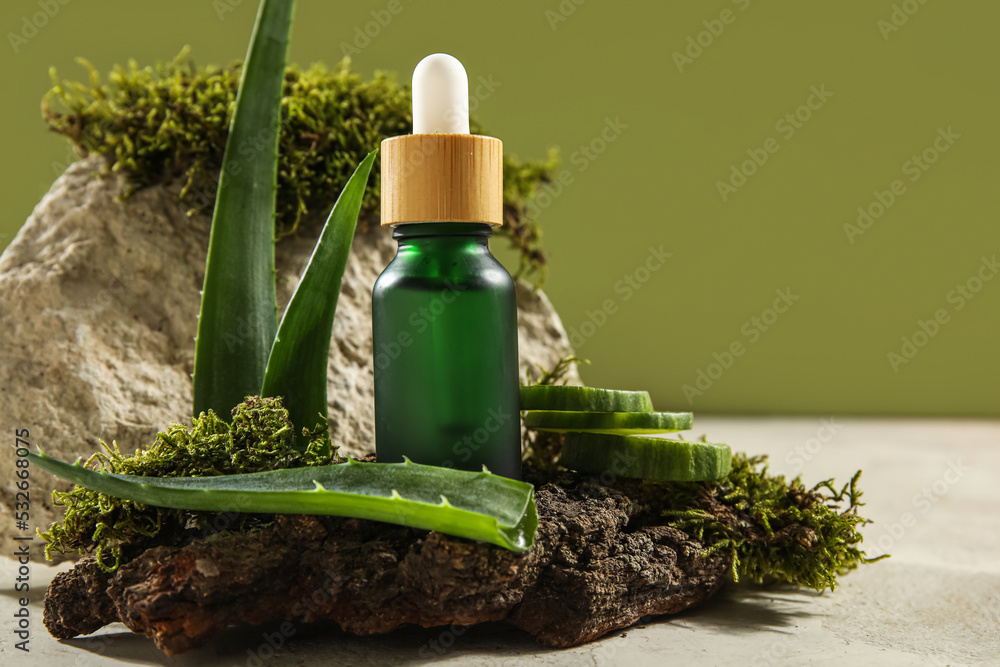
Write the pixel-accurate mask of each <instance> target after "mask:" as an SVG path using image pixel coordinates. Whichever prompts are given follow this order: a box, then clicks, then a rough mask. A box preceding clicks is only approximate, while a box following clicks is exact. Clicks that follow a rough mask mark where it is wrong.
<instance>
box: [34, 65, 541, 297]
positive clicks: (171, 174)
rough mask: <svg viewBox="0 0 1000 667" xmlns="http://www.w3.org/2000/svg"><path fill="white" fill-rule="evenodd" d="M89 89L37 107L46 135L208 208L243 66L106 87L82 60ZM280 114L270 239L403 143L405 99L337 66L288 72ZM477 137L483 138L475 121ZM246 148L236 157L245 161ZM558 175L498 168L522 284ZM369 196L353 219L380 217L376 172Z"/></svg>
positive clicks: (181, 70)
mask: <svg viewBox="0 0 1000 667" xmlns="http://www.w3.org/2000/svg"><path fill="white" fill-rule="evenodd" d="M80 62H81V64H83V65H84V66H85V67H86V68H87V69H88V70H89V74H90V76H89V79H88V81H86V82H69V81H60V79H59V78H58V76H57V74H56V72H55V70H52V71H51V76H52V81H53V88H52V90H50V91H49V93H48V94H47V95H46V96H45V98H44V100H43V101H42V114H43V116H44V118H45V120H46V121H47V122H48V124H49V127H50V129H51V130H52V131H54V132H57V133H59V134H62V135H65V136H66V137H68V138H69V139H70V141H71V142H72V143H73V145H74V146H75V147H76V150H77V152H78V153H79V154H80V155H83V156H86V155H90V154H98V155H104V156H107V157H108V159H109V165H110V169H111V170H113V171H121V172H124V173H126V174H127V175H128V177H129V180H130V182H131V184H132V188H133V189H134V188H140V187H143V186H147V185H151V184H154V183H159V182H163V181H167V180H171V179H175V178H183V179H184V183H185V185H184V188H183V190H182V193H181V196H182V198H183V200H184V201H185V202H187V205H189V206H190V208H192V209H193V210H202V211H204V210H209V209H211V207H212V205H213V203H214V199H215V192H216V189H217V187H218V178H219V169H220V166H221V161H222V156H223V150H224V149H225V144H226V136H227V134H228V128H229V120H230V117H231V114H232V110H233V106H234V102H235V98H236V91H237V88H238V86H239V77H240V69H241V64H240V63H234V64H231V65H229V66H228V67H197V66H195V65H194V64H193V63H192V62H191V61H190V59H189V58H188V50H187V49H184V50H183V51H182V52H181V53H180V55H178V56H177V58H175V59H174V60H173V61H171V62H169V63H165V64H157V65H155V66H153V67H139V66H138V65H137V64H136V63H135V62H134V61H129V63H128V65H127V66H126V67H121V66H117V67H115V68H114V69H113V70H112V72H111V74H110V76H109V80H108V81H107V82H105V81H103V80H102V78H101V76H100V74H99V73H98V72H97V70H96V69H95V68H94V67H93V66H92V65H91V64H90V63H89V62H87V61H86V60H83V59H81V60H80ZM284 95H285V96H284V99H283V100H282V110H281V116H282V117H281V136H280V139H279V161H278V206H277V219H276V229H277V233H278V236H279V237H281V236H285V235H288V234H292V233H294V232H295V231H296V230H298V228H299V225H300V224H301V222H302V221H303V219H304V218H305V216H306V214H308V213H310V212H318V213H323V214H325V213H326V211H327V210H328V209H329V207H330V206H332V205H333V202H334V201H335V200H336V198H337V196H338V195H339V194H340V190H341V188H342V187H343V186H344V184H346V183H347V180H348V178H350V175H351V173H352V172H353V171H354V167H355V166H357V164H358V163H360V162H361V160H362V159H363V158H364V157H365V155H367V154H368V152H369V151H371V150H372V148H374V147H375V146H377V145H378V144H379V142H381V140H382V139H384V138H386V137H389V136H395V135H399V134H407V133H409V132H410V129H411V124H412V117H411V113H410V90H409V87H408V86H406V85H402V84H400V83H397V81H396V80H395V78H394V77H393V76H392V75H390V74H386V73H384V72H376V73H375V76H374V78H373V79H371V80H369V81H365V80H364V79H363V78H362V77H361V76H360V75H359V74H357V73H354V72H351V71H350V60H349V59H346V58H345V59H344V60H343V61H341V63H340V64H339V65H337V66H336V67H335V68H333V69H328V68H326V67H325V66H323V65H313V66H312V67H310V68H309V69H306V70H303V69H300V68H299V67H297V66H291V67H288V69H287V71H286V74H285V91H284ZM472 131H473V132H474V133H483V130H482V128H481V127H480V126H479V124H478V123H476V122H475V121H474V120H473V122H472ZM255 151H256V148H255V146H254V145H252V144H251V145H246V146H241V147H240V149H239V155H240V156H241V158H244V157H245V158H247V159H252V158H253V155H254V152H255ZM555 166H556V156H555V153H554V152H550V154H549V156H548V159H547V160H545V161H528V162H522V161H519V160H518V159H517V158H515V157H513V156H509V155H507V156H505V157H504V218H505V223H504V226H503V227H501V228H500V229H499V230H498V232H497V233H498V235H500V236H505V237H506V238H507V239H508V240H509V241H510V243H511V244H512V246H513V247H515V248H516V249H517V250H518V251H519V252H520V256H521V267H520V271H519V273H521V274H524V275H529V274H534V275H535V276H536V282H538V283H540V282H541V280H542V278H543V277H544V270H545V254H544V253H543V252H542V250H541V248H540V241H541V231H540V229H539V227H538V225H537V224H535V223H534V222H533V221H531V220H529V219H528V218H527V215H526V213H525V211H526V208H527V206H526V205H527V203H528V202H529V201H530V200H531V199H532V198H533V197H534V195H535V192H536V189H537V187H538V185H539V184H540V183H544V182H548V181H549V180H550V176H551V173H552V171H553V169H554V168H555ZM373 172H374V179H373V181H374V186H373V187H372V188H371V189H369V191H368V193H367V194H366V196H365V200H364V204H363V206H362V218H363V219H368V218H372V217H373V216H375V215H377V214H378V210H379V192H380V190H379V187H380V183H379V165H378V164H376V165H375V167H374V169H373Z"/></svg>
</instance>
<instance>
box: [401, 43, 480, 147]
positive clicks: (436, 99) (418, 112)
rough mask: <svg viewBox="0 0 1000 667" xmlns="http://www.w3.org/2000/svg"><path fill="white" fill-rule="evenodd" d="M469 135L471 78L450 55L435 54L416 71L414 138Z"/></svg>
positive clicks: (428, 57)
mask: <svg viewBox="0 0 1000 667" xmlns="http://www.w3.org/2000/svg"><path fill="white" fill-rule="evenodd" d="M468 133H469V75H468V74H466V73H465V68H464V67H462V63H460V62H459V61H458V59H457V58H455V57H454V56H449V55H448V54H447V53H434V54H431V55H429V56H427V57H426V58H424V59H423V60H421V61H420V62H419V63H417V66H416V67H415V68H414V70H413V134H468Z"/></svg>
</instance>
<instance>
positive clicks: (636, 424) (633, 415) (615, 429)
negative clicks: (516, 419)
mask: <svg viewBox="0 0 1000 667" xmlns="http://www.w3.org/2000/svg"><path fill="white" fill-rule="evenodd" d="M693 421H694V416H693V415H692V414H691V413H690V412H567V411H558V410H531V411H529V412H528V413H526V414H525V415H524V425H525V426H527V427H528V428H531V429H535V430H537V431H555V432H557V433H565V432H566V431H586V432H587V433H608V434H611V435H642V434H643V433H669V432H670V431H686V430H688V429H689V428H691V424H692V422H693Z"/></svg>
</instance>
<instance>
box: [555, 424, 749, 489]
mask: <svg viewBox="0 0 1000 667" xmlns="http://www.w3.org/2000/svg"><path fill="white" fill-rule="evenodd" d="M732 462H733V453H732V451H731V450H730V449H729V445H722V444H715V443H711V442H698V441H691V440H667V439H665V438H651V437H646V436H637V435H605V434H601V433H577V432H571V433H567V434H566V439H565V441H564V442H563V449H562V456H561V457H560V459H559V463H560V464H561V465H563V466H565V467H567V468H572V469H574V470H579V471H581V472H589V473H595V474H599V473H604V472H605V471H608V472H612V473H614V474H616V475H620V476H622V477H638V478H642V479H658V480H662V481H674V482H697V481H706V480H712V479H720V478H722V477H725V476H726V475H728V474H729V471H730V469H731V467H732Z"/></svg>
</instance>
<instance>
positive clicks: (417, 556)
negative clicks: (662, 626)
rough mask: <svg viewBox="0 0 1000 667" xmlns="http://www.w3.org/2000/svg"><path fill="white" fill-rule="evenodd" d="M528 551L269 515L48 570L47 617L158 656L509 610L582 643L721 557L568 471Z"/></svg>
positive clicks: (551, 639)
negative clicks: (140, 637) (122, 636)
mask: <svg viewBox="0 0 1000 667" xmlns="http://www.w3.org/2000/svg"><path fill="white" fill-rule="evenodd" d="M536 488H537V494H536V499H537V503H538V511H539V529H538V534H537V536H536V542H535V546H534V548H533V549H532V550H531V551H529V552H527V553H524V554H516V553H513V552H510V551H507V550H505V549H502V548H499V547H496V546H493V545H489V544H484V543H479V542H472V541H469V540H463V539H460V538H454V537H449V536H446V535H443V534H440V533H436V532H428V531H421V530H416V529H410V528H403V527H399V526H393V525H390V524H384V523H379V522H373V521H363V520H357V519H341V518H334V517H319V516H305V515H277V516H276V517H275V521H274V523H272V524H269V525H268V526H266V527H264V528H262V529H260V530H257V531H254V532H249V533H236V532H233V533H230V532H224V533H218V534H215V535H209V536H205V537H199V538H197V539H194V540H193V541H190V542H189V543H187V544H185V545H183V546H160V547H155V548H151V549H147V550H146V551H144V552H142V553H141V554H140V555H139V556H138V557H136V558H135V559H133V560H131V561H130V562H128V563H126V564H125V565H123V566H122V567H120V568H119V570H118V571H117V572H116V573H115V574H114V575H113V576H109V575H108V574H106V573H104V572H102V571H101V570H100V569H99V568H97V566H96V564H95V563H94V561H93V559H90V558H88V559H84V560H82V561H80V562H79V563H78V564H77V565H76V567H75V568H74V569H73V570H71V571H69V572H65V573H62V574H60V575H58V576H57V577H56V578H55V579H54V580H53V582H52V584H51V585H50V587H49V590H48V593H47V595H46V599H45V616H44V622H45V625H46V627H47V628H48V629H49V632H50V633H51V634H52V635H53V636H55V637H60V638H68V637H73V636H76V635H79V634H87V633H90V632H94V631H95V630H97V629H98V628H100V627H102V626H103V625H105V624H107V623H110V622H114V621H117V620H120V621H121V622H122V623H124V624H125V625H126V626H128V627H129V628H130V629H131V630H133V631H134V632H137V633H143V634H145V635H147V636H149V637H151V638H152V639H153V641H154V642H155V643H156V645H157V646H158V647H159V648H160V649H161V650H163V651H164V652H165V653H166V654H168V655H175V654H178V653H182V652H184V651H187V650H189V649H192V648H195V647H197V646H199V645H201V644H204V643H205V642H207V641H208V640H209V639H210V638H211V637H212V636H213V635H215V634H217V633H219V632H220V631H222V630H223V629H225V628H226V627H228V626H230V625H233V624H238V623H249V624H252V625H259V624H262V623H266V622H270V621H282V620H288V621H292V622H295V623H299V622H303V623H310V622H316V621H334V622H336V623H338V624H339V625H340V626H341V627H342V628H343V629H344V630H345V631H348V632H352V633H355V634H359V635H370V634H377V633H384V632H390V631H391V630H393V629H395V628H398V627H400V626H402V625H405V624H411V623H413V624H417V625H420V626H423V627H433V626H440V625H451V624H455V625H471V624H474V623H480V622H484V621H500V620H507V621H509V622H510V623H512V624H513V625H515V626H517V627H519V628H522V629H524V630H526V631H527V632H529V633H531V634H532V635H533V636H534V637H536V638H537V640H538V641H539V642H541V643H542V644H545V645H546V646H557V647H566V646H574V645H577V644H581V643H584V642H587V641H590V640H593V639H596V638H598V637H601V636H602V635H604V634H607V633H609V632H612V631H614V630H618V629H621V628H624V627H627V626H629V625H631V624H633V623H635V622H636V621H638V620H639V619H640V618H642V617H645V616H650V615H658V614H674V613H677V612H679V611H681V610H683V609H686V608H688V607H690V606H692V605H695V604H698V603H700V602H701V601H703V600H705V599H707V598H708V597H710V596H711V595H712V594H713V593H715V591H717V590H718V588H719V587H720V586H721V585H722V583H723V581H724V580H725V578H726V576H727V573H728V570H729V565H730V564H729V560H728V556H727V555H725V554H724V553H721V552H717V553H714V554H711V555H708V556H705V551H704V546H703V545H702V544H701V543H699V542H698V541H696V540H694V539H692V538H691V537H690V536H689V535H687V534H685V533H683V532H681V531H679V530H677V529H674V528H671V527H669V526H667V525H665V524H666V520H665V519H663V518H661V517H660V512H659V508H658V506H657V502H656V500H655V498H654V497H651V496H648V495H646V494H644V492H643V490H642V489H643V487H642V486H641V485H640V484H632V485H623V486H621V487H607V486H603V485H600V484H597V483H594V482H593V481H591V480H588V479H587V478H585V477H582V476H577V475H572V474H568V473H567V474H564V475H561V476H560V477H559V478H558V479H553V480H551V481H549V482H548V483H544V484H536Z"/></svg>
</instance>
